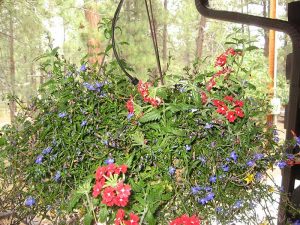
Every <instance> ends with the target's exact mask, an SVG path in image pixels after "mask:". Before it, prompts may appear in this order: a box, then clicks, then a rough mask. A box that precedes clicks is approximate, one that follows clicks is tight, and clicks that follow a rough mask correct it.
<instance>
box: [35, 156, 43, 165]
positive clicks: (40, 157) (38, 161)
mask: <svg viewBox="0 0 300 225" xmlns="http://www.w3.org/2000/svg"><path fill="white" fill-rule="evenodd" d="M43 158H44V156H43V155H38V156H37V157H36V160H35V163H36V164H42V162H43Z"/></svg>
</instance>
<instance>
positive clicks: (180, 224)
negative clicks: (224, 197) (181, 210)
mask: <svg viewBox="0 0 300 225" xmlns="http://www.w3.org/2000/svg"><path fill="white" fill-rule="evenodd" d="M170 225H200V219H199V218H197V216H192V217H188V216H187V215H183V216H181V217H178V218H177V219H175V220H173V221H171V223H170Z"/></svg>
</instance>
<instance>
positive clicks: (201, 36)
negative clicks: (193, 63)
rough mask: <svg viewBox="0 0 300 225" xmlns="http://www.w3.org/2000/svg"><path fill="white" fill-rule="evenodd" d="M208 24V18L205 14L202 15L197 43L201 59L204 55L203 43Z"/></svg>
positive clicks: (198, 55)
mask: <svg viewBox="0 0 300 225" xmlns="http://www.w3.org/2000/svg"><path fill="white" fill-rule="evenodd" d="M205 26H206V18H205V17H204V16H201V18H200V23H199V28H198V38H197V43H196V48H197V57H198V58H199V59H201V57H202V55H203V43H204V30H205Z"/></svg>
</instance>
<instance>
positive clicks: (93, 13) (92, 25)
mask: <svg viewBox="0 0 300 225" xmlns="http://www.w3.org/2000/svg"><path fill="white" fill-rule="evenodd" d="M97 6H98V5H97V3H95V4H92V5H88V6H86V7H85V11H84V13H85V18H86V20H87V21H88V23H89V35H88V36H89V37H88V42H87V46H88V56H89V63H90V64H95V63H98V64H99V65H100V64H101V61H102V56H100V55H99V53H100V52H101V49H100V40H99V37H98V35H97V33H98V24H99V22H100V15H99V13H98V12H97V9H98V7H97Z"/></svg>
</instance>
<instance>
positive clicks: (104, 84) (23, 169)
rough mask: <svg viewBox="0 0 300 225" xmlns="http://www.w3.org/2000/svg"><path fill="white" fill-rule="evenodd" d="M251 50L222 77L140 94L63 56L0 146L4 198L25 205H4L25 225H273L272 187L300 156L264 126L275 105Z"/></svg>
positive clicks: (153, 87)
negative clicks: (42, 222)
mask: <svg viewBox="0 0 300 225" xmlns="http://www.w3.org/2000/svg"><path fill="white" fill-rule="evenodd" d="M253 49H254V48H253V47H251V46H247V45H246V44H245V43H243V42H241V41H239V40H236V45H235V46H234V48H229V49H228V50H227V51H226V52H224V53H223V54H221V55H220V56H219V57H218V58H217V60H216V62H215V69H214V71H210V72H208V71H205V72H201V71H199V70H198V69H197V68H198V67H197V63H195V64H194V65H193V74H190V73H189V72H188V71H187V73H188V74H187V75H186V76H175V75H173V74H168V75H167V76H166V77H165V85H157V84H156V83H155V82H154V83H150V82H144V81H140V82H139V84H138V85H137V87H135V86H133V85H132V84H130V83H129V82H128V81H127V80H125V79H124V78H123V77H122V75H121V72H120V70H119V68H118V67H117V63H116V61H114V60H111V61H110V62H108V63H107V64H106V65H105V66H104V69H103V74H102V75H101V76H100V75H99V74H98V71H96V69H95V68H93V67H89V66H87V65H86V64H85V63H84V61H83V62H82V63H81V66H80V67H79V68H77V67H76V66H75V65H71V64H69V63H68V62H66V61H64V60H63V59H61V58H60V57H59V56H58V55H57V52H56V51H57V50H53V52H52V54H51V55H50V56H51V57H50V59H51V60H47V61H46V64H45V66H44V70H45V71H46V72H48V74H49V75H50V76H51V77H50V78H49V80H48V81H47V82H46V83H45V84H44V85H43V87H42V89H41V90H40V96H39V97H38V98H36V99H34V100H33V102H32V104H31V105H30V107H29V108H27V109H25V110H24V111H22V114H20V115H19V116H18V120H17V122H16V123H15V124H13V125H12V126H11V127H5V128H4V129H3V137H2V138H1V143H2V152H3V158H4V159H5V160H6V161H7V163H6V165H5V167H4V168H2V167H1V168H2V170H3V171H2V173H1V176H5V180H7V183H6V186H5V187H4V189H3V190H9V191H8V192H5V193H1V199H3V197H6V198H7V199H12V198H16V199H17V201H15V202H13V203H9V204H7V205H6V209H7V208H14V209H17V211H16V214H17V216H16V219H15V221H14V222H15V224H18V222H19V221H21V220H23V219H24V218H34V217H35V216H38V217H40V218H42V219H44V218H45V219H47V220H50V221H52V222H53V223H54V224H64V223H67V221H70V217H68V215H70V214H72V213H74V214H75V215H77V218H76V217H75V218H73V220H76V222H75V223H80V224H95V223H97V224H118V225H124V224H125V225H127V224H132V225H133V224H149V225H152V224H153V225H154V224H164V225H165V224H172V225H175V224H200V223H201V222H202V223H208V224H210V223H214V222H215V223H217V224H229V223H231V222H244V223H247V224H260V223H262V221H268V222H269V223H272V219H273V218H274V217H276V215H272V214H271V213H269V212H268V208H267V207H266V206H265V202H267V201H270V200H271V199H273V197H274V193H275V192H277V193H280V192H281V191H280V188H279V187H278V188H276V189H274V188H273V187H272V186H270V185H269V184H267V183H266V182H265V180H266V179H267V178H270V174H269V173H268V171H269V170H270V169H272V168H273V166H274V164H275V165H277V166H279V167H280V168H283V167H285V166H288V162H289V161H287V160H291V158H293V155H286V154H284V153H283V152H284V151H283V150H284V148H283V147H282V146H280V145H279V144H278V133H277V130H276V128H275V127H274V126H273V125H272V124H267V123H266V122H265V116H266V114H267V113H268V112H269V106H268V98H267V94H265V95H263V94H260V95H257V96H255V95H253V92H254V91H255V86H254V85H253V84H251V83H250V82H249V81H248V80H247V76H248V75H249V71H248V70H247V69H246V68H244V67H243V64H242V63H243V58H244V55H245V54H247V52H248V51H252V50H253ZM4 153H6V154H4ZM20 162H22V163H20ZM14 180H17V181H18V183H17V185H12V184H13V181H14ZM11 185H12V186H11ZM258 206H260V207H261V208H262V210H264V211H265V218H260V217H257V215H256V212H255V208H257V207H258Z"/></svg>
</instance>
